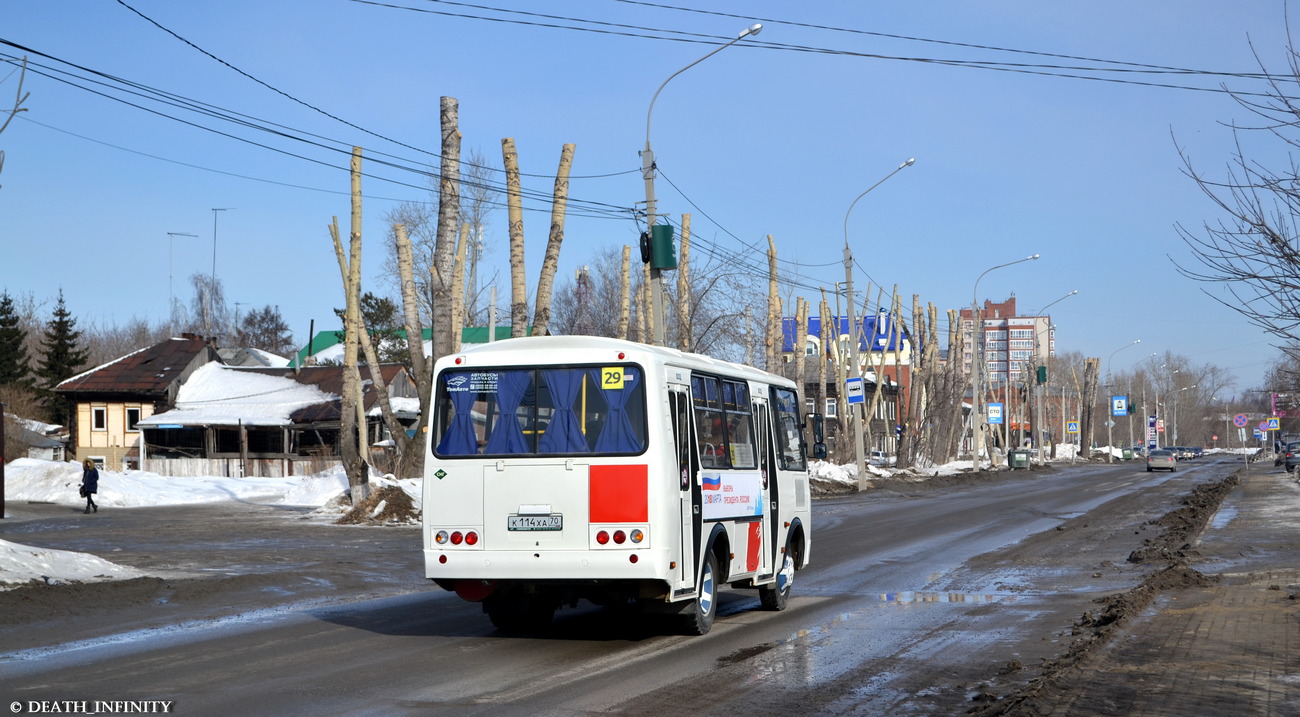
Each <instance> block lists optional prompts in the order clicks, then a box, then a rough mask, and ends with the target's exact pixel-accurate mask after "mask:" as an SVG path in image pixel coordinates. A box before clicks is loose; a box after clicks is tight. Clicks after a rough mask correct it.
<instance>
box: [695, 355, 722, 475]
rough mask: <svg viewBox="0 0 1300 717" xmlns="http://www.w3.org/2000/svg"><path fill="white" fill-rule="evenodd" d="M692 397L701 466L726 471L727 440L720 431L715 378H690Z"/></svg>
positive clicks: (719, 410)
mask: <svg viewBox="0 0 1300 717" xmlns="http://www.w3.org/2000/svg"><path fill="white" fill-rule="evenodd" d="M691 394H692V402H693V403H694V404H695V434H696V439H697V440H698V441H699V445H700V465H701V466H702V467H704V468H725V467H726V466H727V456H726V450H727V439H726V433H725V429H724V428H723V413H722V405H721V403H720V402H719V400H718V398H719V396H718V379H716V378H712V377H710V376H692V377H691Z"/></svg>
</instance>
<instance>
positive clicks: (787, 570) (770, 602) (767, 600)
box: [758, 544, 794, 611]
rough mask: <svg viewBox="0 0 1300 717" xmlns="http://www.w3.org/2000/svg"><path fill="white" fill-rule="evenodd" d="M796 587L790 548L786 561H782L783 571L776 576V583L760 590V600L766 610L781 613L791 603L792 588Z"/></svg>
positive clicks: (788, 547) (787, 548) (786, 552)
mask: <svg viewBox="0 0 1300 717" xmlns="http://www.w3.org/2000/svg"><path fill="white" fill-rule="evenodd" d="M792 587H794V555H792V554H791V553H790V546H789V545H788V544H787V545H786V547H785V559H784V560H782V561H781V570H780V571H778V572H777V574H776V582H774V583H772V584H771V585H763V586H762V587H760V588H759V589H758V600H759V602H761V603H763V609H764V610H773V611H780V610H784V609H785V606H786V605H787V604H789V602H790V588H792Z"/></svg>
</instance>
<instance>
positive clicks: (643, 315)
mask: <svg viewBox="0 0 1300 717" xmlns="http://www.w3.org/2000/svg"><path fill="white" fill-rule="evenodd" d="M642 267H643V272H642V273H643V276H642V277H641V304H640V306H641V311H639V312H638V315H637V318H638V319H639V321H640V323H641V342H642V343H647V344H648V343H651V342H652V340H651V337H653V336H654V335H655V312H654V291H652V290H651V288H650V282H652V281H654V277H653V275H652V274H651V273H650V265H649V264H642Z"/></svg>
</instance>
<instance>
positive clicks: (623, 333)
mask: <svg viewBox="0 0 1300 717" xmlns="http://www.w3.org/2000/svg"><path fill="white" fill-rule="evenodd" d="M631 261H632V247H630V246H628V245H626V244H624V245H623V273H622V274H620V278H619V284H618V289H619V295H618V337H619V338H620V339H630V338H632V337H631V336H629V335H628V333H627V332H628V312H629V311H630V310H631V303H632V295H631V286H632V284H631V282H632V276H631V274H630V273H629V271H628V269H629V267H630V265H631Z"/></svg>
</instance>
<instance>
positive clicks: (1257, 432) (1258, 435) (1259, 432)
mask: <svg viewBox="0 0 1300 717" xmlns="http://www.w3.org/2000/svg"><path fill="white" fill-rule="evenodd" d="M1254 433H1255V438H1263V437H1264V431H1263V430H1262V429H1259V428H1256V429H1255V431H1254Z"/></svg>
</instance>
